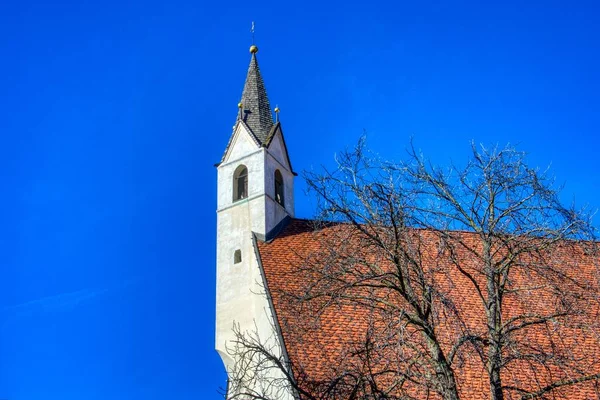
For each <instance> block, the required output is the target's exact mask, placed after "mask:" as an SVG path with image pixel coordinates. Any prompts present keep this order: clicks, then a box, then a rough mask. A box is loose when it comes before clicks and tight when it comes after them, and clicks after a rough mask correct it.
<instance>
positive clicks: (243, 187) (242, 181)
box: [233, 165, 248, 201]
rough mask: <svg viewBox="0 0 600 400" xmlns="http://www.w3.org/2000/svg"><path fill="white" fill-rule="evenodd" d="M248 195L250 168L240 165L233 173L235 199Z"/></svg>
mask: <svg viewBox="0 0 600 400" xmlns="http://www.w3.org/2000/svg"><path fill="white" fill-rule="evenodd" d="M246 197H248V169H247V168H246V167H245V166H244V165H240V166H239V167H237V169H236V170H235V173H234V174H233V201H237V200H241V199H245V198H246Z"/></svg>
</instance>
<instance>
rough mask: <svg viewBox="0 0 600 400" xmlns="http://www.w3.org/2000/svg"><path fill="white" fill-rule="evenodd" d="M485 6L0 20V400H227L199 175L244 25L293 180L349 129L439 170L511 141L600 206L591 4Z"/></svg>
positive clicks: (171, 7)
mask: <svg viewBox="0 0 600 400" xmlns="http://www.w3.org/2000/svg"><path fill="white" fill-rule="evenodd" d="M482 3H490V2H479V1H472V2H469V1H458V2H457V1H452V2H450V1H427V2H414V1H411V2H396V1H394V2H389V3H382V2H377V1H368V2H367V1H365V2H357V3H352V2H348V1H346V2H339V3H336V2H310V1H306V2H298V3H286V2H273V3H267V2H247V1H236V0H233V1H230V2H210V3H209V2H204V1H187V0H173V1H169V2H164V1H160V2H159V1H154V0H149V1H145V2H134V1H119V2H117V1H111V0H105V1H102V2H101V1H97V0H87V1H74V0H63V1H60V2H33V1H28V0H23V1H14V0H8V1H4V2H2V3H1V4H0V54H1V60H2V62H1V63H0V77H1V78H0V82H1V83H2V85H1V86H0V87H1V90H0V134H1V137H2V145H1V146H0V174H1V177H2V184H3V188H4V190H3V191H2V193H3V195H2V196H1V197H0V218H1V220H2V224H1V227H0V255H1V259H0V261H1V262H0V398H2V399H4V398H5V399H10V400H20V399H27V400H38V399H40V400H41V399H44V400H47V399H61V400H70V399H78V400H79V399H82V398H85V399H88V400H95V399H102V400H105V399H144V400H148V399H164V398H169V399H217V398H220V397H219V395H218V394H217V389H218V387H219V386H222V385H224V383H225V375H224V372H223V367H222V364H221V362H220V360H219V358H218V356H217V353H216V352H215V351H214V350H213V347H214V346H213V344H214V333H213V331H214V308H215V304H214V298H215V293H214V288H215V246H216V245H215V231H216V226H215V208H216V194H215V191H216V171H215V169H214V167H213V164H214V163H215V162H217V161H219V159H220V156H221V154H222V151H223V150H224V147H225V145H226V143H227V140H228V136H229V134H230V132H231V126H232V125H233V123H234V121H235V115H236V111H237V103H238V101H239V98H240V96H241V92H242V87H243V81H244V78H245V74H246V69H247V67H248V63H249V60H250V57H249V54H248V47H249V45H250V44H251V38H250V33H249V28H250V23H251V21H252V20H254V21H256V41H257V44H258V46H259V48H260V52H259V54H258V57H259V63H260V66H261V71H262V73H263V77H264V79H265V82H266V86H267V90H268V93H269V97H270V100H271V104H272V105H273V106H275V105H276V104H278V105H279V107H280V108H281V114H280V117H281V120H282V123H283V128H284V131H285V134H286V139H287V145H288V148H289V152H290V156H291V158H292V162H293V164H294V168H295V169H296V170H297V171H302V170H305V169H310V168H319V167H320V166H321V165H323V164H324V165H330V164H331V163H332V160H333V155H334V153H335V152H336V151H339V150H340V149H342V148H344V147H346V146H349V145H352V144H354V143H355V142H356V140H357V139H358V137H359V136H360V135H361V134H362V133H363V130H364V131H366V132H367V134H368V141H369V144H370V146H371V147H372V148H373V149H374V151H376V152H378V153H379V154H381V155H382V156H383V157H385V158H388V159H397V158H399V157H402V156H403V154H404V149H405V147H406V145H407V144H408V142H409V138H410V137H411V136H412V137H413V138H414V142H415V145H416V146H417V147H419V148H421V149H422V150H423V152H424V153H425V154H426V155H428V156H429V157H430V158H432V159H433V160H434V161H435V162H437V163H440V164H444V163H448V162H449V161H450V160H453V161H456V162H460V161H461V160H464V159H465V157H466V156H467V155H468V152H469V143H470V141H471V140H474V141H475V142H478V143H485V144H492V145H493V144H496V143H498V144H501V145H503V144H506V143H512V144H518V145H519V147H520V148H521V149H522V150H524V151H526V152H528V153H529V154H530V156H529V161H530V163H531V164H532V165H537V166H540V167H542V168H545V167H547V166H548V165H551V166H552V171H553V173H554V174H555V176H556V178H557V182H558V183H560V184H563V183H564V184H565V186H564V192H563V199H564V200H565V201H566V202H571V201H575V202H576V204H578V205H586V204H588V205H590V207H591V208H594V209H595V208H598V207H599V206H600V173H599V170H600V169H599V166H600V161H599V156H598V153H599V151H598V150H599V147H600V139H599V136H600V135H599V133H600V132H599V130H600V94H599V93H600V79H599V78H598V71H600V56H599V55H600V40H599V39H600V27H599V25H598V24H597V21H598V20H599V18H600V10H599V9H598V7H599V6H598V5H597V4H595V2H591V1H590V2H587V3H586V2H579V1H570V2H564V1H560V2H552V1H539V2H537V1H527V2H522V1H505V2H495V3H494V4H486V5H483V4H482ZM303 190H304V185H303V183H302V182H301V181H299V182H297V190H296V206H297V209H296V211H297V214H298V216H300V217H310V216H311V209H312V206H313V204H314V201H312V200H311V199H310V198H308V197H306V196H305V195H304V192H303ZM596 225H598V218H597V219H596Z"/></svg>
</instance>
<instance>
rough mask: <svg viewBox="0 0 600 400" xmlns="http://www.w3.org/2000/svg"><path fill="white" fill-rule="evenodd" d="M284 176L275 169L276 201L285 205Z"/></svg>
mask: <svg viewBox="0 0 600 400" xmlns="http://www.w3.org/2000/svg"><path fill="white" fill-rule="evenodd" d="M283 199H284V197H283V176H281V172H279V170H276V171H275V201H276V202H278V203H279V204H281V205H282V206H283V207H285V205H284V201H283Z"/></svg>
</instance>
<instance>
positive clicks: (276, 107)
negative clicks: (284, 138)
mask: <svg viewBox="0 0 600 400" xmlns="http://www.w3.org/2000/svg"><path fill="white" fill-rule="evenodd" d="M275 112H276V113H278V114H279V107H278V106H275Z"/></svg>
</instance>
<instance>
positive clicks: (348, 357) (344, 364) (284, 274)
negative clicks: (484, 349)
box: [257, 219, 600, 400]
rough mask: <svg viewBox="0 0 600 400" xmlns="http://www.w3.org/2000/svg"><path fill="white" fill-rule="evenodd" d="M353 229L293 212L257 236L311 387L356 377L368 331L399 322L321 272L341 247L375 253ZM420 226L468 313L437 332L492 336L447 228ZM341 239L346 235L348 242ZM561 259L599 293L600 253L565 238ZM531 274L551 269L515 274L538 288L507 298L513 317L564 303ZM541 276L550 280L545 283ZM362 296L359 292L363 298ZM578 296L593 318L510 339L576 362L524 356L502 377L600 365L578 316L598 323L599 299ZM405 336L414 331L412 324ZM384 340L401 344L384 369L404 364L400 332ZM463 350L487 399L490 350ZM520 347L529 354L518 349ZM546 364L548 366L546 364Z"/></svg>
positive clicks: (299, 367) (567, 372) (461, 368)
mask: <svg viewBox="0 0 600 400" xmlns="http://www.w3.org/2000/svg"><path fill="white" fill-rule="evenodd" d="M351 229H352V227H351V226H350V225H344V224H325V225H323V224H320V225H318V224H317V223H316V222H315V221H309V220H300V219H292V220H291V222H290V223H289V224H288V225H287V226H286V227H285V228H284V229H283V230H282V231H281V233H280V234H279V235H277V237H275V238H274V239H273V240H271V241H268V242H260V241H257V250H258V256H259V260H260V264H261V266H262V269H263V272H264V278H265V281H266V286H267V289H268V293H269V295H270V297H271V299H272V304H273V307H274V311H275V318H276V320H277V321H276V322H277V324H278V325H279V327H280V330H281V334H282V337H283V340H284V344H285V347H286V350H287V353H288V355H289V357H290V360H291V362H292V368H293V371H294V374H295V378H296V379H297V380H298V382H299V383H300V384H302V383H305V384H312V385H313V387H318V385H319V384H326V382H328V379H330V378H331V377H333V376H342V374H345V376H348V374H352V373H353V371H354V369H353V368H355V367H356V368H361V367H363V368H364V367H365V364H364V363H365V362H366V361H365V359H364V358H361V357H362V356H363V355H364V353H361V352H359V351H357V349H358V348H360V346H362V345H364V344H365V341H366V337H367V333H368V332H371V335H375V334H373V331H377V327H378V326H381V324H382V323H383V324H388V323H389V324H393V323H394V321H388V320H383V321H382V320H378V318H377V316H374V311H373V307H372V304H371V307H369V306H366V305H365V304H366V303H367V302H365V304H361V303H360V302H358V301H345V300H344V296H339V297H336V296H328V295H323V293H327V292H328V291H329V292H330V293H333V292H335V291H336V290H338V289H339V287H335V283H334V284H333V285H332V283H331V282H327V281H326V280H324V279H322V276H319V272H318V271H319V270H320V269H325V268H329V267H330V266H331V265H333V264H327V261H326V260H325V258H323V257H326V255H327V254H331V251H344V250H340V249H346V250H347V251H351V252H352V251H355V252H356V254H358V255H359V256H360V253H362V256H360V257H364V255H365V254H369V252H370V251H369V250H368V249H367V248H366V247H364V244H363V246H362V247H361V246H360V245H357V243H352V241H353V240H355V238H356V233H352V232H350V231H351ZM414 232H415V234H416V235H418V236H419V238H421V239H422V240H423V243H424V246H425V247H424V250H423V253H422V254H423V260H424V261H423V263H424V264H425V265H429V268H431V271H430V272H431V274H432V279H435V280H436V282H437V284H439V285H440V287H441V288H443V290H444V291H445V293H447V294H448V296H449V298H448V301H450V302H451V303H452V304H453V305H455V306H456V309H457V310H458V312H459V313H460V315H461V316H462V319H461V320H459V319H460V318H455V317H453V316H448V314H443V313H442V314H443V315H440V318H442V320H443V322H442V323H440V325H439V330H440V331H439V332H437V334H438V335H439V337H441V338H442V339H441V341H442V342H444V343H447V344H448V346H449V345H450V343H455V342H456V340H457V338H458V337H460V336H461V335H465V334H468V333H473V334H480V335H483V336H485V333H486V321H485V316H484V315H485V314H484V313H483V308H482V307H483V306H482V302H481V299H480V298H479V297H478V295H477V294H476V292H475V290H473V288H472V286H471V283H470V282H469V281H468V280H467V278H466V277H465V275H463V274H461V273H459V272H458V271H457V268H455V267H454V264H452V263H451V262H450V261H449V259H448V258H449V257H448V256H446V257H443V251H442V250H440V249H442V248H443V246H444V244H443V243H441V241H440V238H439V236H436V235H435V234H434V233H433V232H430V231H424V230H415V231H414ZM456 234H457V235H460V237H461V238H462V240H464V242H465V243H469V244H470V245H469V246H473V248H477V246H479V245H480V242H479V241H478V237H477V235H476V234H473V233H469V232H457V233H456ZM342 237H343V238H345V239H344V240H343V241H340V238H342ZM374 257H375V256H374ZM453 257H457V259H462V262H463V263H464V265H466V266H472V265H473V263H476V262H477V261H476V260H474V257H473V252H471V251H469V250H468V249H462V250H460V251H458V252H457V253H456V254H454V253H453ZM553 257H554V254H553ZM367 258H368V256H367ZM455 260H456V258H455ZM553 260H554V261H553V267H555V268H557V270H560V271H561V272H560V273H561V274H564V275H561V277H562V279H564V281H565V288H568V287H569V286H570V285H577V284H580V283H582V284H588V285H592V286H593V287H594V290H595V291H596V292H597V290H598V285H599V283H598V277H599V275H598V263H599V261H600V259H599V258H598V256H597V255H595V254H591V253H590V252H589V251H588V250H587V249H586V248H584V247H583V245H582V244H574V245H570V244H568V243H565V245H560V246H559V248H558V249H557V253H556V255H555V257H554V258H553ZM376 262H378V263H380V264H378V265H383V268H384V269H385V268H386V267H385V262H383V263H382V262H381V260H376ZM319 263H320V264H319ZM315 266H316V268H315ZM334 268H335V267H334ZM352 268H356V267H352ZM348 274H349V275H354V274H356V275H355V276H352V277H350V279H352V278H355V279H357V278H358V273H356V270H355V269H348ZM532 277H533V279H534V280H535V279H539V280H540V281H543V280H544V279H546V277H543V276H537V277H536V275H535V274H532V276H529V277H527V278H524V277H523V276H519V275H518V274H516V275H515V276H514V277H513V279H515V281H514V282H511V284H512V285H514V287H519V286H521V287H522V288H523V287H526V286H527V287H529V288H531V290H529V289H528V290H524V291H523V292H522V294H521V295H519V296H516V295H511V298H510V299H507V301H506V304H507V305H510V308H509V309H508V310H506V320H508V319H509V318H511V317H515V316H517V315H519V314H522V315H525V314H527V313H534V314H535V313H536V312H540V313H544V312H551V311H553V310H554V308H553V307H556V304H555V303H554V302H555V301H556V300H557V299H556V295H555V293H552V289H548V290H545V289H543V288H542V289H540V287H536V282H530V281H529V279H532ZM338 278H339V279H340V281H339V283H340V284H341V285H342V286H343V285H344V277H343V275H340V276H339V277H338ZM476 278H477V279H481V277H480V276H479V277H477V276H476ZM540 284H541V285H542V284H543V282H540ZM319 285H331V286H326V287H321V289H324V290H322V291H321V295H320V296H316V295H315V294H316V293H318V290H315V288H316V287H319ZM374 287H375V285H374ZM542 287H543V286H542ZM573 288H574V289H573V290H577V288H575V286H573ZM369 290H375V291H376V293H379V294H378V295H380V296H381V298H384V299H386V301H390V299H391V298H392V297H393V293H390V292H387V293H383V291H381V289H369ZM377 291H378V292H377ZM371 293H372V292H371ZM507 296H508V295H507ZM356 298H361V296H357V297H356ZM586 301H588V303H586ZM578 304H580V305H581V304H583V305H584V308H586V313H582V315H583V314H585V315H586V316H587V317H583V316H581V318H583V319H582V320H578V318H579V317H580V316H579V315H577V316H574V317H573V319H574V320H577V321H571V322H573V323H572V324H567V327H562V328H561V326H560V325H553V324H552V323H550V325H544V324H540V325H539V326H532V327H531V328H528V329H527V330H524V331H522V333H521V334H522V335H525V337H526V339H523V338H521V341H522V342H523V346H526V348H518V343H520V342H518V343H516V344H511V346H512V347H511V348H510V350H509V351H512V352H515V354H525V353H526V352H530V353H532V354H534V353H536V351H538V350H540V349H542V350H543V349H544V348H546V347H547V346H558V348H559V349H561V348H562V349H563V350H564V352H565V354H567V353H568V352H570V353H569V354H572V360H574V365H569V366H562V367H561V368H558V367H557V366H556V365H553V364H552V363H553V360H551V359H550V360H542V361H540V360H534V361H526V360H523V361H521V360H516V361H514V362H513V363H512V364H510V365H509V366H507V367H506V369H505V374H504V379H505V381H504V384H506V385H508V386H514V387H525V388H527V389H535V388H539V387H543V386H544V385H546V384H548V383H550V382H551V380H550V377H551V378H552V381H558V380H560V379H567V378H573V377H577V376H580V375H581V372H580V371H585V372H587V373H597V372H599V369H598V364H595V365H594V362H595V361H597V360H598V359H600V344H599V340H598V338H597V337H593V335H592V336H590V335H589V332H587V331H585V330H581V329H577V326H578V324H580V325H579V326H582V325H584V324H587V323H595V322H594V321H596V320H597V319H598V316H599V315H600V308H599V307H598V299H597V298H594V299H592V300H591V301H590V300H589V299H585V300H583V301H582V303H578ZM592 304H593V305H592ZM507 308H508V307H507ZM587 311H589V312H587ZM575 314H577V313H575ZM590 315H592V316H595V317H592V318H595V319H593V320H592V321H589V320H585V318H589V316H590ZM388 318H389V315H388ZM588 326H589V325H588ZM561 329H562V331H561ZM413 334H414V332H413ZM403 335H411V332H410V329H408V330H407V331H406V332H404V333H403ZM417 336H418V335H417ZM373 337H376V336H373ZM383 340H389V341H390V342H389V343H383V344H381V347H375V349H390V348H391V349H394V350H392V351H394V353H393V354H389V353H388V354H386V355H385V356H384V357H382V358H380V359H379V360H378V362H379V363H380V364H382V363H383V364H385V365H384V366H383V368H386V369H389V370H393V369H394V368H404V367H402V365H403V364H402V363H403V362H404V363H406V362H407V361H406V360H402V359H400V358H401V356H402V355H404V353H402V354H401V352H396V351H398V350H397V346H396V345H394V343H397V342H395V341H396V340H399V339H398V338H397V337H393V336H385V338H384V339H383ZM414 344H415V347H417V346H419V345H420V343H419V339H416V341H415V343H414ZM386 346H388V347H386ZM461 349H464V352H463V353H462V354H461V356H460V357H459V358H460V362H457V366H456V371H457V380H458V385H459V392H460V394H461V398H468V399H482V400H483V399H487V398H489V383H488V381H487V377H486V374H485V372H484V368H485V366H484V363H483V361H482V359H483V358H484V356H482V355H481V354H480V353H477V351H476V350H475V347H474V346H473V347H469V346H464V347H461ZM378 351H379V350H378ZM381 351H382V352H383V351H387V350H381ZM403 351H405V352H407V351H408V352H410V349H407V348H404V349H403ZM519 351H521V352H523V353H518V352H519ZM559 352H560V350H559ZM380 355H381V354H380ZM509 355H512V354H509ZM371 357H373V358H372V359H370V360H367V361H368V362H370V363H376V361H374V359H375V357H376V355H372V356H371ZM409 361H410V359H409ZM544 363H547V364H545V365H544ZM368 368H373V365H371V364H369V365H368ZM402 371H403V372H404V371H406V370H402ZM329 382H330V381H329ZM405 385H406V387H404V389H406V390H407V391H408V392H409V393H411V396H414V398H423V399H424V398H436V397H435V396H433V397H431V393H429V392H428V390H429V389H430V388H423V387H419V386H418V385H416V384H414V383H412V384H411V382H410V379H409V380H408V381H407V383H405ZM532 385H533V386H534V387H532ZM595 390H597V388H594V384H593V383H591V382H587V383H583V384H578V385H577V386H566V387H565V388H564V389H560V390H559V391H558V392H557V393H555V394H560V395H562V396H564V397H561V396H560V395H559V397H560V398H564V399H573V400H575V399H577V400H579V399H582V400H583V399H588V398H596V392H595ZM513 394H514V395H515V397H514V398H520V397H521V396H520V395H518V393H516V392H515V393H513ZM510 398H513V397H512V396H511V397H510Z"/></svg>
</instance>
